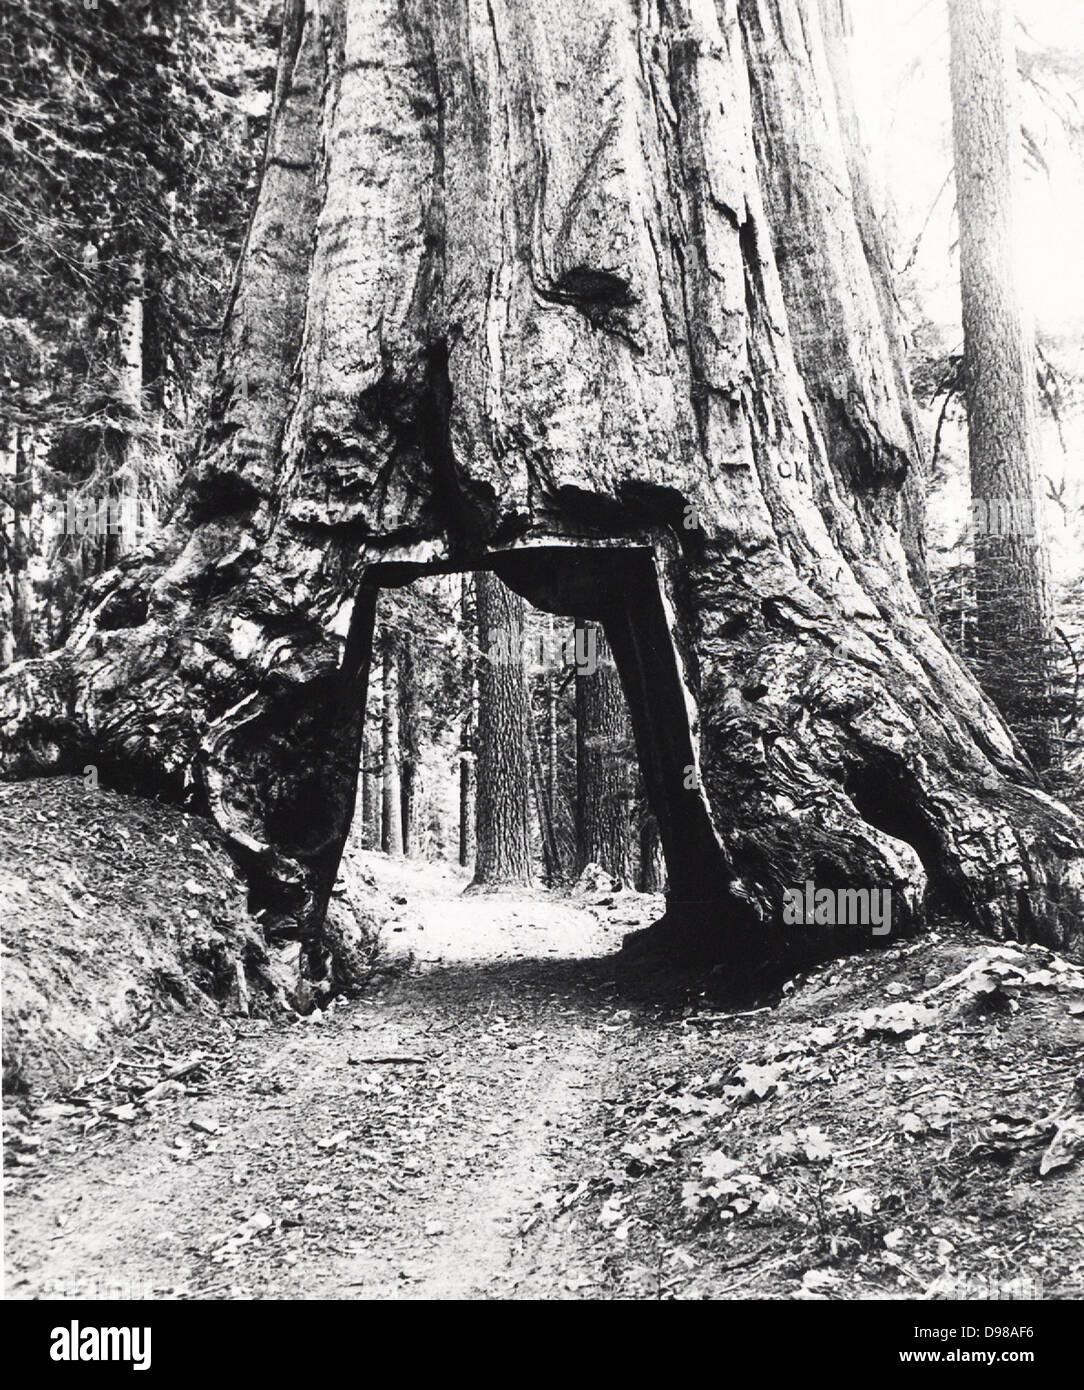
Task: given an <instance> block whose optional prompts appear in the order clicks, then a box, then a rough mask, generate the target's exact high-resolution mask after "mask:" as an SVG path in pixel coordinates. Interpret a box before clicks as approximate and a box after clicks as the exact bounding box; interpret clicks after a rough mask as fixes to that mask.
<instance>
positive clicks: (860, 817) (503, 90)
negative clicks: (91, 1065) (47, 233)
mask: <svg viewBox="0 0 1084 1390" xmlns="http://www.w3.org/2000/svg"><path fill="white" fill-rule="evenodd" d="M833 3H834V0H833ZM844 102H845V92H844V91H843V88H842V86H841V85H840V84H838V83H837V82H836V81H835V80H834V78H833V75H832V69H831V67H830V66H829V55H828V53H827V52H826V48H825V43H824V30H823V26H822V21H821V17H820V14H819V11H818V7H817V5H816V4H815V3H813V0H741V3H740V4H737V3H735V0H718V3H717V4H713V3H709V0H640V3H635V4H634V3H629V0H583V2H582V3H581V4H579V5H577V6H576V7H575V9H574V11H570V12H569V14H568V15H566V16H565V17H564V19H563V22H562V23H560V24H555V23H554V10H553V6H552V5H551V4H549V3H548V0H490V3H487V4H484V5H483V4H479V3H475V0H324V2H323V3H322V4H320V5H319V6H318V5H317V4H316V3H315V0H292V3H289V4H287V7H286V13H285V22H284V33H283V45H282V57H281V62H280V66H279V75H278V82H277V88H276V93H275V100H274V108H273V113H272V121H271V131H270V136H269V149H268V159H267V165H266V170H265V174H264V179H263V185H262V189H261V193H260V197H259V202H258V205H257V208H256V211H255V215H254V217H253V222H252V226H251V228H250V231H249V234H248V238H247V243H246V248H245V253H244V256H243V260H242V263H241V267H240V271H239V275H238V281H237V288H236V295H235V301H234V304H233V306H232V310H231V313H230V317H229V327H228V331H227V338H226V344H225V349H224V354H223V359H222V365H221V370H220V373H219V378H218V388H217V392H216V395H215V398H214V401H213V406H212V411H211V417H210V420H209V422H208V427H207V431H206V438H205V443H204V447H203V451H202V455H201V458H200V461H199V463H198V466H196V467H195V468H194V469H193V471H192V472H191V474H190V475H189V476H188V478H187V479H186V481H185V484H184V486H183V489H182V493H181V502H180V506H179V508H178V510H177V512H176V514H175V516H174V518H173V520H172V523H171V525H170V527H169V528H167V530H166V531H165V533H164V534H163V535H162V536H161V537H158V538H156V539H155V543H154V549H153V551H152V552H151V553H150V554H148V555H146V556H145V557H143V558H141V559H138V560H137V559H136V558H135V557H133V559H132V560H131V561H130V562H128V563H127V564H126V565H125V566H124V567H122V570H121V572H120V573H119V574H114V575H111V576H109V577H107V578H106V579H105V580H103V581H101V582H99V584H98V585H97V586H96V587H95V588H94V590H93V591H92V593H91V595H90V600H89V605H88V608H87V611H86V614H85V616H84V618H83V620H82V622H81V624H80V626H79V627H78V629H77V631H76V632H75V634H74V635H73V637H72V640H71V642H70V643H69V644H68V646H67V648H66V649H65V650H64V651H63V652H62V653H61V654H59V655H58V656H56V657H53V658H51V659H49V660H46V661H39V662H29V663H22V664H17V665H16V666H15V667H14V668H12V669H11V670H10V671H8V672H7V673H5V674H4V676H3V677H2V678H0V718H2V743H0V752H2V758H3V767H4V769H5V770H6V773H7V775H9V776H26V775H31V774H34V773H37V772H42V771H50V770H56V769H60V768H70V767H73V766H78V765H80V760H81V759H82V760H89V755H90V754H91V753H93V760H94V761H95V762H96V763H97V764H98V765H99V767H100V769H101V770H102V775H103V777H104V776H109V777H111V778H112V779H113V780H114V781H115V782H117V783H120V784H124V785H127V786H137V787H144V788H150V789H153V790H154V791H155V792H156V793H157V794H159V795H167V796H173V797H176V798H182V799H185V800H186V801H187V802H188V803H189V804H191V805H192V806H193V807H194V808H195V809H198V810H200V811H202V812H203V813H205V814H207V815H209V816H211V817H213V818H214V819H215V820H216V821H217V822H218V823H219V824H220V825H221V826H222V827H223V828H224V829H225V831H226V833H227V834H228V835H229V837H230V839H231V841H232V843H233V844H234V846H235V847H236V850H237V853H238V855H239V857H240V858H241V859H242V861H243V862H244V863H245V864H246V866H247V868H248V871H249V874H250V877H251V879H252V885H253V898H254V900H255V901H256V902H257V903H260V904H262V905H264V906H265V907H266V908H267V914H266V916H265V919H264V920H267V921H270V922H271V923H272V924H273V925H276V926H277V927H278V929H279V930H296V931H298V932H300V933H302V934H311V933H312V932H313V931H315V930H317V929H318V928H319V924H320V922H321V920H322V914H323V911H324V907H325V904H326V902H327V897H328V894H329V893H330V889H331V884H332V882H333V880H334V873H335V868H336V865H337V862H338V858H339V854H340V851H341V847H342V843H343V839H344V837H345V835H346V831H347V828H348V826H349V820H350V814H351V811H352V807H353V797H354V788H355V783H356V778H357V769H358V751H359V741H360V731H361V721H362V711H363V709H364V703H365V699H364V694H365V683H366V676H367V670H368V662H369V653H370V646H371V632H372V619H373V611H374V599H375V594H376V591H377V590H378V588H379V586H381V585H389V584H401V583H403V582H405V581H407V580H409V579H410V578H413V577H414V576H416V575H417V574H419V573H422V572H425V571H426V570H431V569H440V568H442V569H449V570H454V569H463V570H465V569H492V570H494V571H496V572H497V573H498V574H499V575H500V576H501V577H502V578H503V579H504V580H505V581H506V582H507V583H509V584H510V585H512V586H513V587H514V588H516V589H517V590H518V591H519V592H520V593H522V594H524V595H525V596H527V597H529V598H530V599H531V601H532V602H534V603H535V604H537V605H538V606H541V607H544V608H548V609H549V610H551V611H554V612H558V613H563V614H570V613H573V614H582V615H583V616H586V617H590V618H593V619H595V620H597V621H601V622H602V623H603V625H604V627H605V630H606V633H607V636H608V638H609V641H610V644H611V646H612V647H613V650H614V653H615V657H616V660H617V663H618V669H619V671H620V673H621V678H622V682H623V684H624V687H625V692H626V697H627V701H628V705H629V712H630V717H631V720H632V724H633V730H634V734H635V738H636V743H637V750H638V754H639V760H640V764H641V768H642V771H643V775H644V779H645V783H646V785H647V788H648V794H649V796H650V799H651V802H652V805H653V807H654V810H655V813H656V815H657V817H658V820H659V827H660V833H661V836H662V841H663V847H664V851H665V854H666V859H667V869H668V882H669V906H668V911H667V913H666V916H665V917H664V919H663V921H662V922H661V924H659V925H658V926H657V927H656V928H654V929H652V932H651V934H650V936H649V938H648V939H647V941H646V943H645V944H646V945H650V944H651V943H652V942H654V943H657V945H658V947H659V949H660V950H665V951H674V952H677V951H683V952H690V953H693V952H695V953H697V954H700V955H702V956H704V957H706V958H709V957H710V958H713V959H728V960H731V961H734V962H740V963H742V964H745V965H747V966H758V967H759V966H766V965H769V964H771V965H775V966H778V965H789V964H793V963H794V962H796V961H798V960H801V959H805V958H808V957H809V956H811V955H814V954H817V953H823V952H826V951H831V950H838V949H842V948H846V947H848V946H850V945H855V944H866V943H868V941H869V937H868V934H867V932H865V931H863V930H862V929H861V928H856V927H851V928H839V927H835V926H829V925H824V926H807V927H801V928H795V927H794V926H790V925H787V924H786V923H785V922H784V920H783V912H782V896H783V890H784V889H785V888H786V887H787V886H790V885H794V884H801V883H803V882H805V881H806V880H807V879H812V880H814V881H815V882H816V883H818V884H819V885H825V886H853V887H862V886H863V885H865V886H870V887H873V886H876V887H890V888H891V889H892V890H893V893H894V897H893V917H894V920H893V935H892V937H890V938H889V939H890V940H891V939H894V937H895V935H896V934H897V933H898V932H899V931H901V930H904V929H906V928H907V927H908V926H909V925H910V924H911V923H912V922H913V921H914V920H915V919H916V918H917V917H920V916H921V915H922V914H923V912H927V911H929V910H930V909H931V908H946V907H947V908H950V909H951V910H952V911H953V913H955V914H957V915H959V916H960V917H964V918H966V919H969V920H971V921H974V922H977V923H979V924H981V925H982V926H984V927H985V928H987V929H988V930H990V931H993V932H995V933H999V934H1011V935H1015V936H1020V937H1035V938H1039V939H1042V940H1044V941H1047V942H1051V943H1061V944H1063V945H1068V946H1071V947H1073V948H1074V949H1077V948H1079V945H1080V941H1081V905H1082V904H1081V889H1082V884H1084V875H1082V867H1084V858H1082V855H1084V851H1082V828H1081V825H1080V824H1079V822H1078V821H1077V820H1076V819H1075V818H1074V817H1073V816H1072V815H1071V814H1070V813H1069V812H1068V811H1067V810H1065V809H1064V808H1062V807H1060V806H1058V805H1057V804H1056V803H1054V802H1053V801H1051V800H1050V799H1049V798H1047V797H1046V796H1045V795H1044V794H1043V793H1042V791H1041V790H1040V789H1039V787H1038V785H1037V782H1036V779H1035V776H1034V774H1033V772H1032V771H1031V769H1030V768H1029V767H1028V766H1027V765H1026V764H1025V763H1024V762H1022V761H1021V759H1020V757H1019V755H1018V751H1017V748H1016V746H1015V744H1014V742H1013V740H1012V739H1011V737H1010V736H1009V734H1008V732H1007V730H1006V727H1005V725H1004V723H1003V722H1002V720H1001V718H1000V717H999V716H998V714H997V713H996V711H995V710H994V709H993V707H992V705H991V704H990V703H989V701H988V700H987V699H986V698H985V697H984V696H983V694H982V693H981V692H980V690H979V689H978V687H977V686H976V685H975V684H974V682H973V681H972V680H971V679H970V677H969V676H968V675H967V674H966V673H965V672H964V671H963V670H962V669H961V667H960V665H959V664H958V663H957V662H956V660H955V659H954V658H953V657H952V656H951V655H950V653H949V652H948V650H947V649H946V647H945V645H944V643H943V642H942V640H941V638H940V636H939V635H938V633H937V632H936V630H935V629H934V627H933V625H932V623H931V621H930V618H929V616H928V614H927V613H926V611H925V610H924V608H923V606H922V603H921V602H920V600H919V597H918V596H917V595H916V592H915V589H914V587H913V584H912V579H911V576H910V574H909V566H908V555H907V550H906V548H905V545H904V539H903V537H904V534H905V531H906V526H905V525H904V523H903V521H901V502H900V495H901V489H902V488H904V487H905V486H906V481H907V479H908V477H909V476H910V475H911V473H912V472H913V470H914V469H915V468H916V466H917V464H918V457H917V450H918V445H917V443H916V439H915V434H914V431H913V429H912V428H911V424H910V420H911V416H910V407H909V402H908V400H907V391H906V381H905V377H904V374H903V371H902V364H901V362H900V361H899V359H898V338H897V337H896V336H895V334H894V333H893V332H892V331H891V329H890V327H886V314H887V313H888V311H889V308H890V297H889V295H888V294H887V293H886V292H885V288H884V286H883V285H881V284H880V281H879V277H880V276H881V274H882V270H881V268H880V266H879V262H878V260H877V257H876V255H875V254H873V250H871V243H869V240H868V238H865V239H864V236H863V213H862V209H861V206H860V199H856V194H855V188H854V183H853V181H852V173H851V170H852V168H856V167H857V164H856V159H857V152H856V151H854V150H853V149H852V148H851V145H852V143H853V136H852V133H851V132H852V130H853V122H852V121H851V120H850V118H849V116H848V113H847V112H846V111H845V110H843V114H842V118H841V114H840V112H841V109H842V108H841V105H840V104H841V103H844ZM874 249H875V248H874ZM242 325H244V327H242ZM243 380H247V382H248V392H247V397H246V396H245V395H244V394H242V392H241V391H240V384H241V382H242V381H243ZM913 563H914V562H913V558H912V565H913ZM524 785H525V786H526V781H524Z"/></svg>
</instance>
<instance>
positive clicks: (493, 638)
mask: <svg viewBox="0 0 1084 1390" xmlns="http://www.w3.org/2000/svg"><path fill="white" fill-rule="evenodd" d="M475 596H476V604H477V610H478V644H479V646H480V648H481V651H482V659H481V661H480V662H479V663H478V729H477V734H476V737H475V743H476V748H477V759H476V762H475V777H476V781H475V788H474V803H475V828H476V834H475V838H476V848H475V859H474V882H475V883H476V884H478V885H482V884H497V883H529V882H530V881H531V822H530V796H531V728H530V721H531V706H530V701H529V700H528V697H527V671H526V661H525V651H524V640H523V623H524V611H523V600H522V598H520V597H519V596H518V595H517V594H514V593H512V592H511V591H510V590H509V589H508V588H506V587H505V585H503V584H502V583H501V582H500V580H499V579H497V578H496V577H495V576H494V575H492V574H486V573H480V574H479V575H478V576H477V587H476V590H475Z"/></svg>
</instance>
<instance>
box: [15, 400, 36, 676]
mask: <svg viewBox="0 0 1084 1390" xmlns="http://www.w3.org/2000/svg"><path fill="white" fill-rule="evenodd" d="M13 482H14V485H13V495H12V503H13V506H12V526H11V634H12V653H13V659H14V660H15V661H18V660H19V659H20V657H24V656H32V655H33V652H34V591H33V588H32V587H31V583H30V558H31V553H32V550H33V545H32V537H33V511H34V440H33V436H32V435H31V433H30V431H29V430H28V429H26V428H25V427H23V426H20V427H19V428H18V429H17V431H16V434H15V477H14V480H13Z"/></svg>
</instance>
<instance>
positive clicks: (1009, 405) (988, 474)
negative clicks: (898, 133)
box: [949, 0, 1057, 767]
mask: <svg viewBox="0 0 1084 1390" xmlns="http://www.w3.org/2000/svg"><path fill="white" fill-rule="evenodd" d="M949 19H950V38H951V52H952V62H951V72H952V128H953V143H954V146H955V156H956V205H957V210H958V213H959V219H960V298H961V302H962V306H963V326H964V366H965V393H966V400H967V423H968V454H969V458H970V465H971V500H972V527H973V534H974V548H975V600H976V610H977V611H976V629H977V632H976V641H977V652H976V655H977V669H978V672H979V678H980V679H981V681H982V683H983V686H984V687H985V689H986V690H987V691H988V692H989V694H990V695H991V696H992V697H993V699H994V701H995V703H996V704H997V705H998V708H999V709H1000V710H1001V712H1002V714H1003V715H1004V716H1005V718H1006V720H1007V721H1008V723H1009V725H1010V727H1011V728H1012V729H1013V730H1014V732H1015V733H1016V734H1017V736H1018V737H1019V739H1020V741H1021V743H1022V744H1023V746H1024V747H1025V749H1026V750H1027V752H1028V753H1029V755H1030V756H1031V759H1032V761H1033V762H1034V763H1035V764H1036V765H1037V766H1039V767H1048V766H1050V765H1051V764H1052V763H1053V762H1055V761H1056V760H1057V743H1056V737H1055V735H1056V729H1055V725H1054V722H1053V720H1052V715H1051V674H1050V659H1051V644H1052V642H1053V637H1054V618H1053V604H1052V598H1051V589H1050V562H1049V555H1048V551H1047V545H1046V539H1045V535H1044V530H1043V525H1042V514H1041V505H1040V499H1039V469H1038V428H1037V418H1036V399H1035V390H1036V387H1035V360H1034V358H1035V355H1034V341H1033V336H1034V330H1033V326H1032V325H1031V324H1030V323H1029V321H1028V316H1027V314H1026V313H1025V310H1024V306H1023V303H1022V301H1021V295H1020V286H1019V275H1018V270H1017V264H1016V255H1017V239H1016V238H1017V201H1018V194H1019V180H1020V177H1021V167H1020V131H1019V123H1018V120H1017V118H1016V116H1015V114H1014V111H1015V101H1014V92H1013V84H1014V83H1015V81H1016V62H1015V47H1014V44H1013V41H1012V24H1011V18H1010V16H1009V14H1008V12H1007V8H1006V4H1005V2H1004V0H949Z"/></svg>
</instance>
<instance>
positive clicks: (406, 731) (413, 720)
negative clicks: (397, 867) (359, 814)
mask: <svg viewBox="0 0 1084 1390" xmlns="http://www.w3.org/2000/svg"><path fill="white" fill-rule="evenodd" d="M398 651H399V670H398V685H399V799H400V803H401V807H402V823H403V853H404V854H406V855H411V854H413V853H414V851H415V848H416V846H415V824H414V821H415V809H416V802H417V776H418V761H419V759H420V757H421V745H420V730H419V729H418V683H417V674H416V671H415V668H414V639H413V637H412V636H411V634H410V633H409V632H404V633H403V635H402V637H401V638H400V641H399V649H398Z"/></svg>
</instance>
